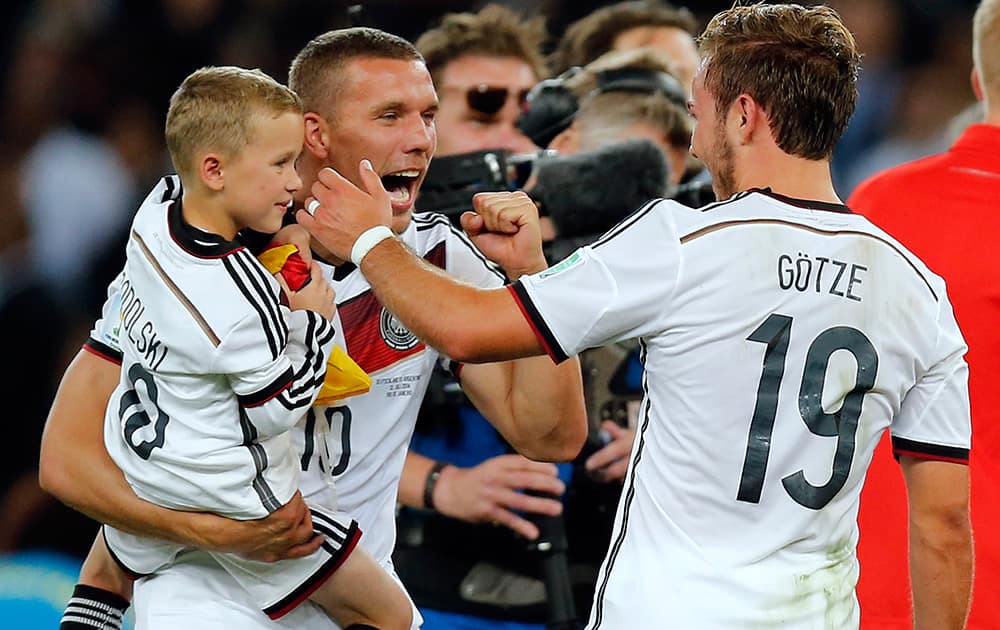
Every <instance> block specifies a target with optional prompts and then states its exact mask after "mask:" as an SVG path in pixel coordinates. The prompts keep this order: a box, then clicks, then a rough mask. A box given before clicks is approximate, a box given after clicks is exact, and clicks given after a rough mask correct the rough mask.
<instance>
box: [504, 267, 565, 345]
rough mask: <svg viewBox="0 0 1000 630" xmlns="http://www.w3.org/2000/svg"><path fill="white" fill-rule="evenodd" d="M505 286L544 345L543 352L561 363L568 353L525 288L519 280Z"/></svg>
mask: <svg viewBox="0 0 1000 630" xmlns="http://www.w3.org/2000/svg"><path fill="white" fill-rule="evenodd" d="M507 288H508V289H509V290H510V291H511V294H512V295H513V296H514V301H516V302H517V305H518V306H519V307H520V309H521V313H523V314H524V318H525V319H527V320H528V323H529V324H530V325H531V328H532V329H533V330H534V331H535V335H536V336H537V337H538V340H539V341H541V342H542V345H543V346H544V347H545V352H546V353H548V355H549V356H550V357H552V360H553V361H555V362H556V363H562V362H563V361H565V360H566V359H568V358H569V355H567V354H566V352H565V351H564V350H563V349H562V346H560V345H559V342H558V341H556V336H555V335H553V334H552V330H551V329H550V328H549V325H548V324H546V323H545V320H544V319H543V318H542V314H541V313H540V312H539V311H538V308H537V307H536V306H535V303H534V302H532V301H531V296H530V295H528V291H527V289H525V288H524V285H523V284H522V283H521V281H520V280H517V281H516V282H514V283H513V284H509V285H507Z"/></svg>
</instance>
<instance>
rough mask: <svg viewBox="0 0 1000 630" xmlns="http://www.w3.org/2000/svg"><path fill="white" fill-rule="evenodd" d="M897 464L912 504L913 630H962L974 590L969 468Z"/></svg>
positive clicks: (904, 460) (908, 460)
mask: <svg viewBox="0 0 1000 630" xmlns="http://www.w3.org/2000/svg"><path fill="white" fill-rule="evenodd" d="M900 464H901V465H902V467H903V476H904V478H905V479H906V490H907V495H908V496H909V504H910V582H911V585H912V589H913V618H914V625H913V627H914V630H930V629H932V628H933V629H936V630H960V629H961V628H964V627H965V619H966V616H967V615H968V612H969V596H970V594H971V591H972V530H971V526H970V524H969V468H968V466H966V465H964V464H955V463H950V462H944V461H933V460H926V459H917V458H915V457H909V456H906V455H903V456H901V457H900ZM862 570H863V569H862Z"/></svg>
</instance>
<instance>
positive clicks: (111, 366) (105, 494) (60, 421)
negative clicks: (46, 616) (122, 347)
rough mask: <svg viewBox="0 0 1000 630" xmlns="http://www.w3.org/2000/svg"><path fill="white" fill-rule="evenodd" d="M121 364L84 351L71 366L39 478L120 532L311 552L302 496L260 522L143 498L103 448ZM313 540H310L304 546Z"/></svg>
mask: <svg viewBox="0 0 1000 630" xmlns="http://www.w3.org/2000/svg"><path fill="white" fill-rule="evenodd" d="M119 370H120V368H119V366H118V365H116V364H115V363H113V362H111V361H109V360H107V359H105V358H103V357H99V356H97V355H96V354H93V353H91V352H89V351H87V350H81V351H80V352H79V353H77V355H76V357H75V358H74V359H73V361H72V363H70V365H69V367H68V368H67V369H66V373H65V374H64V375H63V378H62V382H61V383H60V385H59V390H58V392H57V393H56V397H55V400H54V401H53V403H52V408H51V410H50V411H49V417H48V420H47V421H46V424H45V431H44V433H43V435H42V445H41V458H40V463H39V483H40V484H41V486H42V488H43V489H45V490H46V491H48V492H50V493H51V494H53V495H54V496H55V497H56V498H58V499H59V500H61V501H62V502H63V503H65V504H67V505H69V506H70V507H72V508H74V509H76V510H79V511H80V512H83V513H84V514H86V515H87V516H90V517H91V518H93V519H95V520H98V521H100V522H102V523H107V524H109V525H112V526H114V527H117V528H119V529H121V530H124V531H127V532H132V533H136V534H144V535H147V536H153V537H156V538H162V539H165V540H170V541H173V542H178V543H182V544H185V545H191V546H195V547H201V548H204V549H212V550H218V551H232V552H236V553H242V554H245V555H248V556H251V557H254V558H257V559H261V560H274V559H277V558H279V557H294V556H299V555H305V554H307V553H309V552H311V551H312V547H313V546H314V544H315V543H314V542H307V541H311V539H312V529H311V527H310V526H308V524H307V523H306V522H305V521H304V517H305V504H304V503H303V502H302V501H301V498H300V497H297V498H296V500H293V501H292V502H290V503H289V504H288V505H286V506H285V507H283V508H282V509H281V510H278V511H277V512H275V513H274V514H272V515H271V516H270V517H268V518H267V519H264V520H260V521H234V520H230V519H225V518H222V517H219V516H216V515H213V514H206V513H198V512H179V511H174V510H169V509H166V508H162V507H159V506H157V505H154V504H152V503H149V502H146V501H143V500H141V499H139V498H138V497H137V496H136V495H135V493H134V492H133V491H132V488H131V487H130V486H129V485H128V482H127V481H126V480H125V477H124V475H123V474H122V472H121V471H120V470H119V469H118V467H117V466H116V465H115V463H114V462H113V461H112V460H111V457H110V456H109V455H108V453H107V451H106V450H105V448H104V435H103V427H104V409H105V406H106V405H107V403H108V399H109V398H110V397H111V393H112V391H113V390H114V388H115V385H117V383H118V378H119ZM302 543H306V545H302Z"/></svg>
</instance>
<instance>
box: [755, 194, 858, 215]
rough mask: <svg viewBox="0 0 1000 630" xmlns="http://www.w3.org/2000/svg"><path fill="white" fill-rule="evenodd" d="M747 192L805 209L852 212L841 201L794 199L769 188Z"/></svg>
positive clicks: (842, 212)
mask: <svg viewBox="0 0 1000 630" xmlns="http://www.w3.org/2000/svg"><path fill="white" fill-rule="evenodd" d="M747 192H752V193H753V192H755V193H760V194H762V195H767V196H768V197H771V198H772V199H777V200H778V201H780V202H782V203H787V204H788V205H790V206H795V207H796V208H805V209H806V210H825V211H827V212H839V213H841V214H853V212H851V209H850V208H848V207H847V206H845V205H844V204H842V203H829V202H826V201H815V200H813V199H796V198H794V197H787V196H785V195H780V194H778V193H776V192H774V191H773V190H771V189H770V188H751V189H749V190H748V191H747Z"/></svg>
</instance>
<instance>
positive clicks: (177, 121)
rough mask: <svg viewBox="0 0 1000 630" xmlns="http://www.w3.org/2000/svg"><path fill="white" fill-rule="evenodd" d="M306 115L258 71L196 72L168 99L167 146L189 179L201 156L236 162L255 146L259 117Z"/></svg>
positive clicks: (221, 69) (285, 90)
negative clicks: (203, 153) (247, 148)
mask: <svg viewBox="0 0 1000 630" xmlns="http://www.w3.org/2000/svg"><path fill="white" fill-rule="evenodd" d="M286 112H293V113H297V114H301V113H302V102H301V101H300V100H299V97H298V96H296V95H295V93H294V92H292V91H291V90H290V89H288V88H287V87H285V86H283V85H281V84H280V83H278V82H277V81H275V80H274V79H273V78H271V77H270V76H268V75H267V74H265V73H263V72H261V71H260V70H247V69H246V68H238V67H235V66H213V67H206V68H201V69H199V70H195V71H194V72H192V73H191V74H190V75H188V77H187V78H186V79H184V81H183V82H182V83H181V85H180V87H178V88H177V90H176V91H175V92H174V94H173V96H172V97H171V98H170V109H169V110H167V125H166V141H167V149H168V150H169V151H170V159H171V160H172V161H173V163H174V168H176V169H177V173H178V174H179V175H180V176H181V179H182V180H183V179H185V178H186V177H188V176H190V174H191V172H192V168H193V166H194V164H193V162H194V160H195V157H196V155H197V154H198V152H199V151H205V150H212V151H219V152H220V153H221V154H222V155H225V156H232V155H235V154H236V153H238V152H239V151H240V150H241V149H242V148H243V147H245V146H246V145H247V144H249V143H250V142H252V141H253V139H254V133H255V132H256V128H257V126H256V117H257V116H258V115H260V114H265V115H273V116H278V115H281V114H284V113H286Z"/></svg>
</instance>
